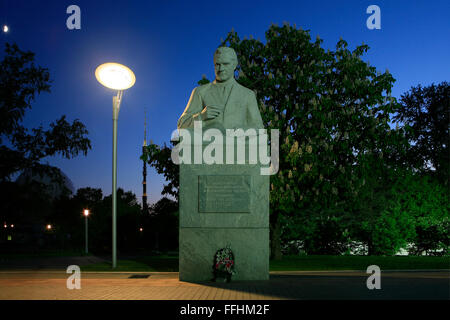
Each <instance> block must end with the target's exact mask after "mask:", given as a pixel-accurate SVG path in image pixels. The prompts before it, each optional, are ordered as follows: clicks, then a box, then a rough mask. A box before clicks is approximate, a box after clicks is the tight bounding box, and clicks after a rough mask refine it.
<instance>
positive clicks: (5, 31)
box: [3, 24, 9, 33]
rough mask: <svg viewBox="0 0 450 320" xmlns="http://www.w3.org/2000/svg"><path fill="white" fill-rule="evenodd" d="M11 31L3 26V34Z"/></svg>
mask: <svg viewBox="0 0 450 320" xmlns="http://www.w3.org/2000/svg"><path fill="white" fill-rule="evenodd" d="M8 31H9V28H8V26H7V25H6V24H5V25H4V26H3V32H4V33H7V32H8Z"/></svg>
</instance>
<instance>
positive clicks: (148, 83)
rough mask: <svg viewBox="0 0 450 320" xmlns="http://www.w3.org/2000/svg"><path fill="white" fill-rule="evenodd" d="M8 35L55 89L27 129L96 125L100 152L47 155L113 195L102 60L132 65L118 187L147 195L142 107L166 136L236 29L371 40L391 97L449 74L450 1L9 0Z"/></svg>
mask: <svg viewBox="0 0 450 320" xmlns="http://www.w3.org/2000/svg"><path fill="white" fill-rule="evenodd" d="M0 1H1V7H0V10H1V12H0V19H1V23H2V25H3V24H7V25H8V26H9V28H10V31H9V32H8V33H2V34H1V36H0V39H1V42H2V43H1V47H2V52H1V53H0V58H1V56H3V47H4V42H16V43H17V44H18V45H19V47H20V48H21V49H23V50H31V51H33V52H35V53H36V60H37V63H38V64H39V65H41V66H44V67H47V68H49V70H50V74H51V78H52V80H53V84H52V89H51V93H50V94H48V93H44V94H41V95H40V96H39V97H38V98H37V100H36V102H35V103H34V105H33V109H32V111H29V112H28V113H27V116H26V119H25V124H26V125H27V126H29V127H33V126H38V125H39V124H43V125H44V127H45V126H47V125H48V124H49V123H50V122H51V121H53V120H55V119H56V118H58V117H60V116H61V115H63V114H66V115H67V117H68V120H70V121H72V120H73V119H75V118H78V119H80V120H81V121H82V122H83V123H84V124H85V125H86V126H87V128H88V130H89V138H90V139H91V141H92V146H93V149H92V150H91V151H90V152H89V154H88V156H87V157H83V156H80V157H77V158H75V159H72V160H63V159H60V158H56V157H55V158H49V159H46V160H47V161H48V162H49V163H50V164H53V165H56V166H58V167H59V168H61V169H62V170H63V171H64V172H65V173H66V174H67V175H68V176H69V177H70V178H71V179H72V181H73V182H74V185H75V188H80V187H88V186H89V187H97V188H102V189H103V192H104V194H105V195H106V194H110V193H111V161H112V96H113V94H114V92H113V91H112V90H109V89H107V88H104V87H103V86H102V85H100V84H99V83H98V82H97V81H96V79H95V77H94V71H95V68H96V67H97V66H98V65H99V64H101V63H104V62H110V61H115V62H119V63H122V64H125V65H127V66H128V67H130V68H131V69H132V70H133V71H134V72H135V74H136V79H137V80H136V84H135V86H134V87H132V88H131V89H129V90H127V91H126V92H125V93H124V98H123V102H122V106H121V111H120V115H119V138H118V186H119V187H122V188H124V189H125V190H132V191H133V192H134V193H135V194H136V195H137V196H138V198H139V199H140V197H141V195H142V187H141V181H142V163H141V161H140V160H139V156H140V154H141V146H142V142H143V139H144V133H143V131H144V129H143V127H144V107H145V108H146V109H147V122H148V129H147V132H148V139H152V140H153V141H154V142H155V143H157V144H162V143H164V142H166V143H168V142H169V140H170V135H171V132H172V130H174V129H176V122H177V120H178V117H179V116H180V114H181V113H182V112H183V110H184V108H185V106H186V103H187V101H188V99H189V96H190V93H191V91H192V89H193V88H194V87H195V86H196V85H197V81H198V80H200V79H201V76H202V74H206V76H207V77H208V78H209V79H211V80H212V79H213V76H214V70H213V64H212V55H213V52H214V50H215V48H216V47H217V46H218V45H219V44H220V39H221V38H225V37H226V35H227V33H228V32H229V31H230V30H231V28H234V29H235V30H236V31H237V33H238V34H239V36H240V37H241V38H243V37H244V36H250V35H253V36H254V37H255V38H260V39H261V40H263V41H264V32H265V30H267V28H268V27H269V26H270V24H271V23H272V22H273V23H276V24H280V25H281V24H282V23H283V22H284V21H287V22H290V23H291V24H294V23H295V24H296V25H297V27H302V28H303V29H309V30H311V36H312V38H313V39H315V38H316V36H317V35H320V37H321V38H322V39H324V44H323V46H324V47H325V48H330V49H334V48H335V45H336V42H337V41H338V40H339V38H340V37H342V38H343V39H344V40H346V41H348V43H349V47H350V49H354V47H355V46H356V45H359V44H361V43H363V42H364V43H366V44H368V45H369V46H370V48H371V49H370V50H369V53H368V54H367V55H366V56H365V59H366V60H369V61H370V63H371V64H372V65H374V66H375V67H377V69H379V70H380V71H385V70H386V68H387V69H389V71H390V72H391V73H392V74H393V76H394V78H395V79H397V82H396V83H395V85H394V89H393V95H394V96H395V97H400V95H401V94H402V93H403V92H405V91H407V90H409V89H410V87H411V86H416V85H418V84H422V85H429V84H431V83H432V82H434V83H438V82H441V81H444V80H449V79H448V75H449V72H450V59H449V52H450V34H449V32H450V19H448V14H449V12H450V2H449V1H448V0H443V1H430V0H429V1H403V0H402V1H400V0H395V1H394V0H391V1H379V0H377V1H372V0H371V1H363V0H358V1H356V0H355V1H350V0H346V1H323V0H317V1H300V0H298V1H172V0H167V1H111V0H108V1H104V0H101V1H98V0H90V1H79V0H71V1H65V0H64V1H63V0H58V1H56V0H54V1H50V0H48V1H44V0H41V1H37V0H26V1H25V0H0ZM71 4H76V5H78V6H79V7H80V8H81V30H68V29H67V27H66V19H67V17H68V16H69V15H68V14H66V8H67V7H68V6H69V5H71ZM372 4H376V5H378V6H379V7H380V9H381V30H369V29H367V27H366V20H367V18H368V16H369V14H366V8H367V7H368V6H369V5H372ZM147 181H148V186H149V188H148V189H149V190H148V191H147V192H148V193H149V200H150V202H155V201H156V200H158V199H159V198H160V197H161V195H160V192H161V189H162V183H163V178H162V177H161V176H158V175H157V174H156V173H155V172H154V171H153V170H152V169H150V170H149V176H148V177H147Z"/></svg>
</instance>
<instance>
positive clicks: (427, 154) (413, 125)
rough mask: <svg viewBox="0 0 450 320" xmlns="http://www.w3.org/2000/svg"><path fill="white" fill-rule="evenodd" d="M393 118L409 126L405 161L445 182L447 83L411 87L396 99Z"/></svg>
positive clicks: (448, 111) (448, 140) (449, 139)
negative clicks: (396, 105)
mask: <svg viewBox="0 0 450 320" xmlns="http://www.w3.org/2000/svg"><path fill="white" fill-rule="evenodd" d="M400 102H401V105H400V107H399V108H398V109H397V114H396V115H395V117H394V120H396V121H400V122H404V123H405V124H406V125H408V126H409V130H408V131H407V134H408V139H409V141H410V144H411V148H410V150H409V153H408V155H407V158H408V162H409V163H410V165H412V166H413V167H414V168H416V169H418V170H420V171H421V172H428V173H433V172H434V173H435V175H436V176H437V177H438V178H439V180H440V181H442V182H444V183H445V184H447V185H448V183H449V179H450V178H449V170H450V167H449V164H450V151H449V144H450V132H449V127H450V125H449V123H450V118H449V114H450V85H449V83H448V82H442V83H440V84H438V85H435V84H432V85H430V86H428V87H422V86H421V85H418V86H417V87H412V88H411V90H410V91H408V92H406V93H404V94H403V95H402V96H401V99H400Z"/></svg>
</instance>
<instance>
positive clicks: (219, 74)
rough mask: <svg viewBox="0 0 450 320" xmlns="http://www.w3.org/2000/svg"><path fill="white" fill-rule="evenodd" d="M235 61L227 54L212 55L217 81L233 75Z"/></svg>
mask: <svg viewBox="0 0 450 320" xmlns="http://www.w3.org/2000/svg"><path fill="white" fill-rule="evenodd" d="M235 69H236V62H235V61H234V59H233V58H232V56H231V55H229V54H220V55H216V56H215V57H214V71H215V73H216V80H217V81H220V82H222V81H227V80H228V79H230V78H231V77H233V76H234V70H235Z"/></svg>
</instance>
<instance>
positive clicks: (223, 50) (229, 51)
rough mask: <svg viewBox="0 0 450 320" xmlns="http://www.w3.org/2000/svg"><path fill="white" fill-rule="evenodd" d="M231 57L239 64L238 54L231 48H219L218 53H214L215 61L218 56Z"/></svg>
mask: <svg viewBox="0 0 450 320" xmlns="http://www.w3.org/2000/svg"><path fill="white" fill-rule="evenodd" d="M222 54H223V55H230V56H231V58H232V59H233V60H234V61H235V62H236V64H237V63H238V58H237V54H236V51H234V49H233V48H230V47H218V48H217V49H216V51H215V52H214V60H215V58H216V56H220V55H222Z"/></svg>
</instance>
